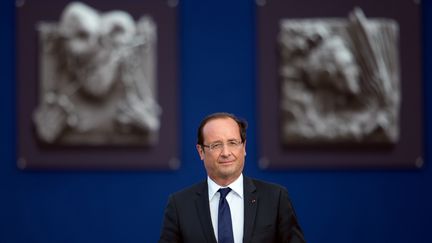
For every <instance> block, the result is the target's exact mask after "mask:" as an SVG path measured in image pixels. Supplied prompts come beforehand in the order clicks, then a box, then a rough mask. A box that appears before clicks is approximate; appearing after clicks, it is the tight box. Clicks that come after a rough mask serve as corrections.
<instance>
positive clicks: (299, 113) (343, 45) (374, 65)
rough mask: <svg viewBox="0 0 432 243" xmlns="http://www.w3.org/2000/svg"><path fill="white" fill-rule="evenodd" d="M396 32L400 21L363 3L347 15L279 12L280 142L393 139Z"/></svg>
mask: <svg viewBox="0 0 432 243" xmlns="http://www.w3.org/2000/svg"><path fill="white" fill-rule="evenodd" d="M398 37H399V26H398V24H397V22H395V21H393V20H390V19H367V18H366V17H365V16H364V14H363V12H362V11H361V10H360V9H355V10H354V11H353V12H352V13H350V15H349V18H348V19H343V18H328V19H326V18H323V19H284V20H282V21H281V22H280V33H279V43H280V48H281V49H280V76H281V104H280V105H281V114H282V115H281V134H282V141H283V144H286V145H303V144H313V145H325V144H335V143H338V144H339V143H353V144H360V143H361V144H364V143H366V144H368V143H373V144H375V143H378V144H394V143H396V142H397V141H398V138H399V109H400V103H401V90H400V68H399V53H398Z"/></svg>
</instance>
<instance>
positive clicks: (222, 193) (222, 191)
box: [219, 187, 231, 200]
mask: <svg viewBox="0 0 432 243" xmlns="http://www.w3.org/2000/svg"><path fill="white" fill-rule="evenodd" d="M230 191H231V188H229V187H226V188H220V189H219V193H220V198H221V200H224V199H225V198H226V196H227V195H228V193H229V192H230Z"/></svg>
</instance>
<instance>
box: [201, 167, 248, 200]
mask: <svg viewBox="0 0 432 243" xmlns="http://www.w3.org/2000/svg"><path fill="white" fill-rule="evenodd" d="M207 185H208V196H209V200H210V201H211V199H212V198H213V197H214V195H215V194H216V193H217V192H218V190H219V189H220V188H221V187H224V186H219V185H218V184H217V183H216V182H214V181H213V180H212V179H211V178H210V177H208V176H207ZM226 187H229V188H231V190H232V191H233V192H235V194H237V195H238V196H239V197H240V198H243V173H242V174H240V176H239V177H238V178H237V179H236V180H235V181H233V182H232V183H231V184H229V185H228V186H226Z"/></svg>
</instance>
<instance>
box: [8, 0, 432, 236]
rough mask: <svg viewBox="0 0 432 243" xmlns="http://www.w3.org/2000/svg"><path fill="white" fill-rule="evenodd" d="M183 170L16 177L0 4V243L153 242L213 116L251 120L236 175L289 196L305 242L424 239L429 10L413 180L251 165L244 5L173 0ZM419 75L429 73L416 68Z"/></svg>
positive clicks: (197, 168)
mask: <svg viewBox="0 0 432 243" xmlns="http://www.w3.org/2000/svg"><path fill="white" fill-rule="evenodd" d="M180 2H181V4H180V9H179V10H180V11H179V17H180V18H179V27H180V30H179V36H180V42H179V47H180V53H179V54H180V60H179V61H180V69H181V72H180V79H179V80H180V84H181V88H180V90H179V91H180V97H181V100H180V102H181V103H180V112H181V120H180V121H179V122H180V128H181V134H180V137H181V141H180V143H181V160H182V166H181V168H180V169H179V170H178V171H175V172H27V171H26V172H24V171H20V170H18V169H17V168H16V164H15V160H16V155H15V153H16V149H17V148H16V143H17V139H16V118H15V113H16V111H15V107H16V102H15V100H16V96H15V87H16V81H15V74H14V69H15V64H14V63H15V57H14V50H15V37H14V34H15V29H14V28H15V15H14V1H13V0H8V1H6V0H4V1H0V18H1V21H0V26H1V27H0V30H1V37H0V49H1V52H0V54H1V55H0V68H1V75H0V79H1V82H0V114H2V117H1V119H0V131H1V133H0V134H1V137H0V151H1V157H0V242H1V243H9V242H26V243H27V242H41V243H54V242H55V243H57V242H71V243H72V242H73V243H75V242H80V243H85V242H91V243H94V242H104V243H111V242H130V243H133V242H137V243H138V242H140V243H143V242H156V241H157V239H158V234H159V230H160V225H161V220H162V214H163V209H164V206H165V203H166V199H167V196H168V194H169V193H170V192H173V191H176V190H178V189H180V188H182V187H185V186H187V185H189V184H191V183H194V182H196V181H197V180H200V179H202V178H204V176H205V171H204V169H203V166H202V165H201V161H200V160H199V157H198V155H197V154H196V152H195V148H194V146H195V129H196V127H197V125H198V123H199V121H200V119H201V118H202V117H203V116H204V115H206V114H208V113H210V112H215V111H229V112H233V113H236V114H238V115H240V116H242V117H244V118H246V119H248V120H249V122H250V129H249V133H248V138H249V139H248V148H247V150H248V156H247V165H246V168H245V170H246V172H245V173H246V174H247V175H250V176H254V177H259V178H262V179H266V180H270V181H274V182H277V183H280V184H283V185H285V186H286V187H288V189H289V191H290V194H291V197H292V199H293V202H294V204H295V206H296V210H297V214H298V216H299V219H300V223H301V224H302V226H303V229H304V232H305V235H306V238H307V240H308V242H316V243H366V242H367V243H374V242H376V243H382V242H391V243H406V242H416V243H427V242H428V243H430V242H432V234H431V229H432V196H431V195H432V192H431V191H432V187H431V186H432V166H431V164H432V160H431V158H430V153H429V149H430V148H431V142H430V140H431V138H432V133H431V125H429V124H430V122H431V115H430V114H431V112H430V111H431V109H432V104H431V98H430V97H428V96H427V95H426V94H427V93H430V92H432V85H431V83H430V82H431V81H432V71H430V68H431V67H432V63H431V62H432V49H431V47H432V44H431V43H432V36H431V34H432V29H431V26H432V3H431V2H430V1H423V2H424V3H423V24H424V25H423V30H424V33H423V41H424V70H425V71H424V84H425V89H424V90H425V91H424V92H425V104H426V105H425V113H426V116H425V119H426V121H425V124H426V128H425V138H426V139H425V140H426V141H425V150H426V154H425V162H426V165H425V167H424V168H422V169H420V170H415V171H385V170H384V171H383V170H380V171H285V172H268V171H262V170H260V169H259V168H258V166H257V162H256V161H257V153H256V148H257V143H256V141H255V139H256V137H257V136H256V130H257V124H256V117H257V115H258V114H257V111H256V103H257V100H256V96H255V93H256V91H255V87H256V85H255V80H256V75H255V74H256V64H255V61H256V59H255V53H256V51H255V49H254V46H255V28H254V27H255V10H254V4H253V1H252V0H241V1H240V0H238V1H226V0H223V1H222V0H221V1H192V0H184V1H182V0H180ZM427 68H429V70H426V69H427Z"/></svg>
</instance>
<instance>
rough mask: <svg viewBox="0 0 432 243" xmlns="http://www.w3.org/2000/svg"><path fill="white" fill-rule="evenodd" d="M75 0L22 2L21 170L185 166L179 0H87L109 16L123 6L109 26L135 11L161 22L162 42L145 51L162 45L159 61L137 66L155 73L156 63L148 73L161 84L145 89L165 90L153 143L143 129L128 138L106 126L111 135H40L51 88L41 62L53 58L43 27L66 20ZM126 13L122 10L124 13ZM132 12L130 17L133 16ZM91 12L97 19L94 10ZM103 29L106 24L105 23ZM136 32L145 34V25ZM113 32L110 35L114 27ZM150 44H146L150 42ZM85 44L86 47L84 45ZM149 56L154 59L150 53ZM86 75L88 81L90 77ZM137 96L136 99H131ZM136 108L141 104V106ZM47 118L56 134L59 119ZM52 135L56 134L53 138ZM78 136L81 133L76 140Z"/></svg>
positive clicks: (137, 16)
mask: <svg viewBox="0 0 432 243" xmlns="http://www.w3.org/2000/svg"><path fill="white" fill-rule="evenodd" d="M70 3H71V2H68V1H55V2H50V1H45V0H39V1H17V6H16V7H17V26H16V37H17V44H16V48H17V51H16V53H17V70H16V74H17V75H16V77H17V86H16V87H17V99H18V101H17V104H18V105H17V118H18V119H17V120H18V125H17V127H18V143H19V144H18V151H17V153H18V154H17V165H18V167H19V168H21V169H37V170H40V169H55V170H64V169H67V170H143V169H152V170H159V169H176V168H178V167H179V166H180V160H179V144H178V136H179V131H178V128H179V114H178V93H177V91H178V75H177V74H178V70H177V69H178V64H177V61H178V57H177V40H178V37H177V1H129V0H126V1H94V0H91V1H85V2H81V3H82V4H85V5H86V6H89V7H90V8H91V9H93V10H94V11H93V10H91V11H93V13H94V14H93V15H97V16H99V15H100V16H102V14H104V13H108V12H110V11H114V10H116V11H117V12H111V16H107V15H108V14H106V15H103V16H104V18H105V17H106V18H105V19H104V21H106V22H104V23H105V25H107V24H106V23H108V24H111V27H112V29H111V31H112V32H110V34H116V33H117V32H116V31H118V29H116V28H117V27H118V26H115V25H116V24H120V25H121V24H124V23H125V22H124V21H126V22H127V20H128V18H127V17H128V16H129V15H130V16H131V17H132V21H137V23H138V21H139V20H140V18H141V17H143V16H146V17H147V18H148V19H151V20H152V22H154V23H155V26H156V27H155V29H156V31H155V33H156V36H154V38H155V40H156V43H155V45H154V46H153V47H154V49H145V50H144V51H143V53H148V52H149V50H150V52H152V51H154V52H156V54H155V57H156V58H155V62H154V63H151V64H149V63H146V65H147V66H145V67H141V66H140V65H139V64H140V63H139V64H137V65H136V67H135V71H136V72H139V71H142V72H149V70H150V69H151V68H154V69H152V70H153V71H152V73H151V74H148V73H147V74H148V75H147V76H146V78H148V76H151V77H150V78H154V79H155V80H156V81H155V83H154V84H152V85H149V87H146V88H144V89H143V90H144V92H146V89H147V90H148V89H150V90H153V91H154V92H155V97H157V98H156V102H157V104H158V107H160V113H158V114H159V123H158V126H159V129H158V131H157V132H156V133H155V134H153V135H154V136H152V139H151V140H149V141H151V142H142V141H140V139H141V137H140V136H137V133H135V130H131V131H128V133H129V134H130V137H129V138H127V137H121V135H116V134H115V133H113V134H111V135H110V136H107V134H106V133H104V132H101V133H99V136H102V137H104V139H105V140H103V142H100V141H98V139H97V137H86V135H83V136H81V134H78V135H77V134H72V136H70V137H69V138H68V139H69V140H68V139H64V138H60V139H57V140H60V142H47V141H41V139H40V137H38V133H37V126H36V124H35V120H37V118H35V117H37V116H36V115H35V112H36V110H37V109H38V106H40V103H41V100H43V97H42V95H44V94H42V93H41V90H43V88H41V85H43V84H42V83H41V79H42V78H41V77H43V76H44V75H43V74H44V72H46V68H45V69H44V67H41V62H43V61H45V59H43V58H41V55H43V54H44V53H43V51H44V49H43V47H42V45H41V44H40V43H41V41H40V40H41V35H40V33H41V31H42V30H41V28H45V29H46V27H47V25H46V24H45V25H41V23H50V22H53V23H56V22H59V21H60V19H61V18H62V12H63V11H64V9H65V8H66V6H68V4H70ZM87 9H89V8H87ZM86 11H87V10H86ZM91 11H90V12H91ZM87 12H88V11H87ZM119 12H121V13H120V14H119ZM124 13H127V14H124ZM125 15H128V16H126V17H125ZM88 16H89V15H86V16H85V17H86V18H87V17H88ZM113 16H114V17H113ZM119 16H120V17H119ZM89 18H90V19H91V16H90V17H89ZM98 18H99V17H98ZM100 19H102V17H100ZM74 21H76V22H80V21H82V23H83V24H84V25H87V26H86V28H87V27H88V28H91V24H93V22H91V21H89V19H84V20H82V19H81V20H80V18H77V19H75V20H74ZM97 21H99V20H97ZM101 21H102V20H101ZM110 21H111V22H110ZM122 21H123V22H122ZM98 23H99V22H98ZM147 23H148V22H147ZM41 26H42V27H41ZM101 26H102V24H101ZM137 26H138V24H137ZM56 28H57V27H53V29H54V30H56ZM98 28H99V27H98ZM101 28H102V27H101ZM137 28H138V27H137ZM143 28H144V29H145V28H147V29H148V28H154V27H148V26H144V27H143ZM95 32H103V31H102V30H100V29H97V30H95ZM134 33H138V30H136V32H134ZM153 33H154V32H153ZM106 36H108V34H107V35H106ZM62 38H63V37H62ZM77 38H88V36H86V35H85V34H81V36H78V37H77ZM146 38H147V39H145V38H144V39H143V43H144V44H145V42H146V41H148V38H149V37H148V36H147V37H146ZM119 40H120V39H119ZM101 41H104V40H100V39H98V40H97V42H95V43H99V42H101ZM120 41H122V40H120ZM143 43H141V44H142V45H144V44H143ZM141 44H137V45H141ZM77 48H78V49H79V48H80V46H79V44H78V47H77ZM124 49H127V48H124ZM122 50H123V49H122ZM128 53H129V54H130V55H131V56H129V57H137V58H138V59H139V58H141V56H140V53H138V54H137V52H135V51H132V52H131V51H130V50H129V52H128ZM98 54H99V53H98ZM111 54H112V53H111ZM132 55H135V56H132ZM107 56H109V55H107ZM89 58H92V57H91V55H89ZM123 59H124V60H125V61H129V64H130V65H133V64H134V61H133V60H132V58H129V60H128V58H125V57H123ZM100 61H101V62H104V60H103V58H101V59H100ZM84 62H85V60H84ZM143 62H147V61H146V60H144V61H143ZM131 63H132V64H131ZM58 66H60V65H58ZM101 67H103V68H105V70H102V71H101V73H102V76H103V75H105V74H106V73H108V72H109V71H110V70H109V69H110V67H109V66H108V64H106V63H104V64H103V65H101ZM117 68H119V69H120V68H122V70H123V69H126V68H127V66H125V65H123V66H121V67H118V66H116V70H117ZM123 73H124V75H129V74H130V72H129V73H128V71H127V70H126V71H123ZM116 75H117V74H116ZM53 79H55V78H53ZM83 80H85V78H84V79H83ZM57 81H58V80H49V82H53V83H55V82H57ZM85 81H86V80H85ZM101 84H102V83H101ZM96 86H97V85H96ZM96 88H99V87H96ZM117 88H118V87H117V86H113V88H111V89H112V90H117ZM124 89H126V88H124ZM136 89H140V87H136ZM89 90H90V89H89ZM97 90H100V89H97ZM130 90H132V92H133V90H134V89H133V88H132V89H130ZM109 92H114V91H109ZM99 98H100V97H99ZM104 98H105V97H103V96H102V98H101V99H102V100H103V99H104ZM129 98H131V97H129ZM132 98H134V97H132ZM135 98H136V97H135ZM141 98H142V100H144V99H145V97H144V98H143V97H141ZM129 101H130V100H128V101H127V102H129ZM103 102H104V101H101V103H103ZM75 105H76V104H75ZM76 107H78V106H76ZM113 107H116V106H113ZM135 107H136V108H137V109H141V107H140V106H139V105H138V106H135ZM94 111H98V108H95V109H94ZM36 113H37V112H36ZM91 113H92V112H89V111H87V114H88V115H92V114H91ZM41 114H42V115H40V116H39V117H40V118H41V119H42V121H49V119H48V118H47V116H46V114H45V113H41ZM141 114H144V113H141ZM97 116H98V115H96V117H97ZM69 118H70V117H69ZM144 118H145V117H144ZM44 119H45V120H44ZM98 119H100V120H103V118H101V117H98ZM137 119H139V118H137ZM72 120H73V119H72ZM68 122H71V120H70V119H69V120H68ZM72 122H73V121H72ZM123 122H124V121H123ZM68 124H69V123H68ZM143 124H144V123H143ZM42 125H45V128H46V131H47V132H48V133H49V132H52V131H51V130H53V129H56V127H55V126H50V125H51V124H50V125H47V124H43V122H42ZM50 129H51V130H50ZM134 129H135V128H134ZM65 130H66V131H65V133H67V132H69V130H67V128H66V129H65ZM108 133H109V132H108ZM143 133H144V132H143ZM74 136H75V137H74ZM49 138H50V137H49V136H48V140H49ZM75 138H77V139H78V140H74V139H75ZM57 140H56V141H57ZM71 141H72V142H71ZM74 141H78V142H74ZM113 141H114V142H113ZM115 141H117V142H115Z"/></svg>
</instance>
